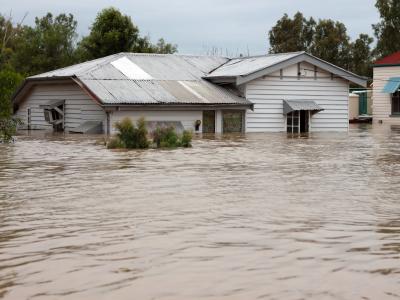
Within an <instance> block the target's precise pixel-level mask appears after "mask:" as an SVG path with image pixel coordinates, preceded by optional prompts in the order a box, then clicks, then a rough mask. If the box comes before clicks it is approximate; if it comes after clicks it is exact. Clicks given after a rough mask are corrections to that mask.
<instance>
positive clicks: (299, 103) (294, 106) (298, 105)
mask: <svg viewBox="0 0 400 300" xmlns="http://www.w3.org/2000/svg"><path fill="white" fill-rule="evenodd" d="M298 110H310V111H322V110H324V109H323V108H322V107H321V106H319V105H318V104H317V103H316V102H315V101H312V100H283V113H284V114H288V113H291V112H292V111H298Z"/></svg>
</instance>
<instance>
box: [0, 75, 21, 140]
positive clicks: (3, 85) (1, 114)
mask: <svg viewBox="0 0 400 300" xmlns="http://www.w3.org/2000/svg"><path fill="white" fill-rule="evenodd" d="M22 80H23V77H22V75H20V74H18V73H16V72H14V71H10V70H0V142H1V143H9V142H11V141H12V140H13V138H12V137H13V135H15V133H16V131H17V126H18V125H20V124H22V122H21V120H20V119H16V118H13V117H12V113H13V107H12V102H11V98H12V94H13V93H14V91H15V89H16V88H17V87H18V85H19V84H20V83H21V82H22Z"/></svg>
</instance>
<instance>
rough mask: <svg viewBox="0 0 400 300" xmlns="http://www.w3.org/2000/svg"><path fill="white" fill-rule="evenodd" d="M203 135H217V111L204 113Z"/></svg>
mask: <svg viewBox="0 0 400 300" xmlns="http://www.w3.org/2000/svg"><path fill="white" fill-rule="evenodd" d="M203 133H215V110H205V111H203Z"/></svg>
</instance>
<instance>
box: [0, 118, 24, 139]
mask: <svg viewBox="0 0 400 300" xmlns="http://www.w3.org/2000/svg"><path fill="white" fill-rule="evenodd" d="M20 124H22V121H21V120H20V119H18V118H0V143H10V142H12V141H13V135H15V134H16V132H17V126H18V125H20Z"/></svg>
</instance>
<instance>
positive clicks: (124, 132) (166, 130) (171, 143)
mask: <svg viewBox="0 0 400 300" xmlns="http://www.w3.org/2000/svg"><path fill="white" fill-rule="evenodd" d="M114 126H115V128H116V129H117V130H118V133H117V136H116V137H114V138H111V139H110V140H109V141H108V142H107V148H109V149H117V148H127V149H146V148H149V146H150V144H151V143H152V144H153V145H154V146H155V147H156V148H177V147H191V146H192V132H190V131H187V130H184V131H183V133H182V135H179V134H177V132H176V130H175V128H174V127H173V126H169V127H157V128H156V129H155V130H154V132H153V133H152V138H153V140H152V141H149V140H148V138H147V135H148V132H147V128H146V122H145V120H144V118H140V119H139V120H138V122H137V126H135V125H134V124H133V123H132V121H131V120H130V119H129V118H125V119H123V120H122V121H121V122H117V123H116V124H115V125H114Z"/></svg>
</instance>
